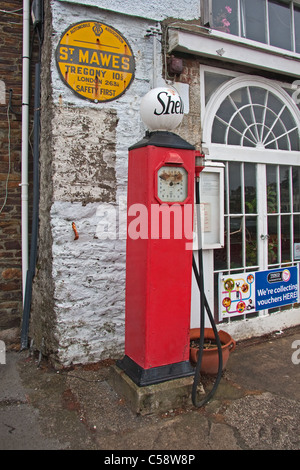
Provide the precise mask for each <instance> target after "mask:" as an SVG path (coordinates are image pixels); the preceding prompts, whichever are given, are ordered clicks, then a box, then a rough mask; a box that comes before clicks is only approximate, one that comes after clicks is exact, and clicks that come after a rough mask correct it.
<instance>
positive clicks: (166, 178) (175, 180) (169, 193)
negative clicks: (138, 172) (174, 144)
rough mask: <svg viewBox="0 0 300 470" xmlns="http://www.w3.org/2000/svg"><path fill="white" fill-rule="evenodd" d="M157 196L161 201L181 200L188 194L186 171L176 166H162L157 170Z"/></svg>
mask: <svg viewBox="0 0 300 470" xmlns="http://www.w3.org/2000/svg"><path fill="white" fill-rule="evenodd" d="M157 180H158V181H157V196H158V197H159V199H160V200H161V201H162V202H183V201H185V199H186V198H187V196H188V172H187V171H186V169H185V168H182V167H178V166H162V167H161V168H160V169H159V170H158V172H157Z"/></svg>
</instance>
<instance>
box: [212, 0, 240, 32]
mask: <svg viewBox="0 0 300 470" xmlns="http://www.w3.org/2000/svg"><path fill="white" fill-rule="evenodd" d="M212 18H213V25H212V27H213V28H214V29H217V30H218V31H223V32H224V33H229V34H234V35H236V36H237V35H238V34H239V25H238V1H237V0H213V2H212Z"/></svg>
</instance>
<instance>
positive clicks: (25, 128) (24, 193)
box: [20, 0, 30, 303]
mask: <svg viewBox="0 0 300 470" xmlns="http://www.w3.org/2000/svg"><path fill="white" fill-rule="evenodd" d="M29 69H30V0H23V55H22V165H21V184H20V186H21V223H22V288H23V303H24V299H25V288H26V276H27V270H28V137H29Z"/></svg>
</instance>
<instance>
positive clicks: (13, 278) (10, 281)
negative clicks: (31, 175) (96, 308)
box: [0, 0, 22, 339]
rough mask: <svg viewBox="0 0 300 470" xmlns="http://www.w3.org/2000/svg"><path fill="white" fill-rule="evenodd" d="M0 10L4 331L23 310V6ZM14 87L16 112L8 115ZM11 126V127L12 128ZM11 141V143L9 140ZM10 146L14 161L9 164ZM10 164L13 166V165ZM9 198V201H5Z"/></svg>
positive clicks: (0, 308) (0, 320) (15, 326)
mask: <svg viewBox="0 0 300 470" xmlns="http://www.w3.org/2000/svg"><path fill="white" fill-rule="evenodd" d="M20 7H22V4H21V2H20V1H19V0H15V1H13V0H10V1H7V0H2V1H1V10H4V11H14V10H20ZM16 13H17V14H9V13H4V12H3V11H2V12H0V49H1V55H0V209H1V208H2V210H1V213H0V334H1V335H2V337H3V338H4V339H6V338H8V337H10V338H11V337H12V334H13V337H15V334H16V333H17V334H18V332H19V326H20V318H21V312H22V279H21V277H22V270H21V235H20V234H21V221H20V220H21V211H20V205H21V196H20V187H19V183H20V172H21V115H20V114H19V113H21V105H22V99H21V94H22V9H21V10H20V11H17V12H16ZM10 90H12V102H11V104H12V108H13V111H15V112H12V111H10V112H9V115H7V110H8V105H9V96H10ZM9 128H10V130H9ZM9 141H10V142H9ZM9 149H10V164H9ZM9 167H10V168H9ZM6 182H7V199H6ZM5 200H6V202H5ZM4 330H5V331H4Z"/></svg>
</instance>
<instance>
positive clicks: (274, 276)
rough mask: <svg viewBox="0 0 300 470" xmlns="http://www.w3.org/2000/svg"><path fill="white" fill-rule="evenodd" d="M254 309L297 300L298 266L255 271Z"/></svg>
mask: <svg viewBox="0 0 300 470" xmlns="http://www.w3.org/2000/svg"><path fill="white" fill-rule="evenodd" d="M255 291H256V295H255V299H256V302H255V303H256V310H264V309H267V308H274V307H280V306H281V305H287V304H293V303H295V302H298V268H297V266H293V267H291V268H284V269H274V270H272V271H257V272H256V273H255Z"/></svg>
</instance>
